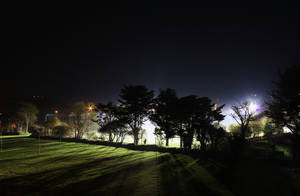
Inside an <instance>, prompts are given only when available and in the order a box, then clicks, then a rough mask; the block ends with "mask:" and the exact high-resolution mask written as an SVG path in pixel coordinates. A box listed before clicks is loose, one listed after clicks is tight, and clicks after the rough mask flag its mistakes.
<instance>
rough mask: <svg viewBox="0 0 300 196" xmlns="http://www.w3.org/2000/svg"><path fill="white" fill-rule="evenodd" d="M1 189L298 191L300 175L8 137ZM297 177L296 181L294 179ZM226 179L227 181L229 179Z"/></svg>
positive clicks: (261, 165) (0, 165)
mask: <svg viewBox="0 0 300 196" xmlns="http://www.w3.org/2000/svg"><path fill="white" fill-rule="evenodd" d="M2 139H3V151H2V152H1V153H0V195H1V196H2V195H266V194H268V193H272V195H282V194H284V195H294V193H296V191H298V190H297V188H295V187H297V186H298V185H297V183H298V182H299V181H298V180H299V177H298V176H297V175H290V174H289V173H287V172H285V171H281V170H280V171H279V170H278V168H276V167H275V166H273V165H270V164H269V163H266V162H257V161H249V160H244V161H243V160H241V162H239V163H237V165H236V166H235V167H234V170H232V169H230V170H229V171H230V172H229V173H228V174H226V173H225V174H223V176H222V177H220V176H219V175H220V173H222V172H223V171H222V169H220V168H222V167H223V166H222V165H220V163H215V161H213V160H202V159H195V158H191V157H190V156H188V155H184V154H170V153H158V152H143V151H134V150H128V149H125V148H115V147H107V146H100V145H91V144H80V143H71V142H61V143H60V142H58V141H53V140H40V153H39V148H38V147H39V140H37V139H34V138H30V137H6V138H2ZM290 182H291V183H290ZM225 184H226V185H225Z"/></svg>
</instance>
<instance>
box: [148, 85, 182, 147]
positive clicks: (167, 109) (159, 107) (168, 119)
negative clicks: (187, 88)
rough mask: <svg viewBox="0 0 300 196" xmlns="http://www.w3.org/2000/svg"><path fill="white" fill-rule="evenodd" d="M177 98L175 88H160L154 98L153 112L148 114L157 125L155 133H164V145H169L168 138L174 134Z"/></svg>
mask: <svg viewBox="0 0 300 196" xmlns="http://www.w3.org/2000/svg"><path fill="white" fill-rule="evenodd" d="M177 100H178V98H177V95H176V92H175V90H173V89H169V88H168V89H166V90H160V92H159V95H158V96H157V98H156V99H155V100H154V106H153V107H154V108H153V109H154V110H153V113H152V114H151V115H150V120H151V121H153V122H154V123H155V124H156V125H157V126H158V127H157V128H156V129H155V134H159V135H164V137H165V139H166V146H169V139H170V138H173V137H174V136H175V135H176V127H177V124H176V119H175V111H176V109H175V107H176V103H177Z"/></svg>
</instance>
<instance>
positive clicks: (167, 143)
mask: <svg viewBox="0 0 300 196" xmlns="http://www.w3.org/2000/svg"><path fill="white" fill-rule="evenodd" d="M166 146H169V138H166Z"/></svg>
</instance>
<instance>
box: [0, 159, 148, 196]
mask: <svg viewBox="0 0 300 196" xmlns="http://www.w3.org/2000/svg"><path fill="white" fill-rule="evenodd" d="M126 156H127V157H128V159H127V160H126V162H124V163H122V162H121V163H118V160H117V159H121V158H125V157H126ZM112 159H116V161H115V162H116V164H113V165H111V166H106V167H100V168H97V166H99V165H101V166H103V165H105V164H104V163H105V162H106V161H109V160H112ZM142 160H143V157H140V158H135V159H132V160H131V158H130V155H124V156H123V157H119V158H117V157H113V158H109V157H107V158H104V159H97V160H93V161H88V162H84V163H81V164H77V165H72V166H68V167H63V168H56V169H51V170H47V171H43V172H39V173H34V174H29V175H26V176H20V177H13V178H9V179H5V180H1V181H0V187H1V195H2V194H4V195H5V194H11V195H21V194H22V195H35V194H41V195H78V194H79V193H81V194H84V195H91V194H93V193H97V194H98V193H103V194H104V195H118V194H117V193H122V195H131V194H132V193H133V192H134V191H135V189H136V186H135V185H136V183H137V179H136V178H134V177H135V176H136V175H137V174H139V173H141V172H142V171H145V170H147V168H144V167H143V161H142ZM149 161H150V160H149ZM95 168H96V170H95ZM89 170H92V171H93V172H92V173H91V174H86V173H85V172H87V171H89ZM97 172H99V173H97ZM89 175H91V176H89ZM85 178H87V179H85Z"/></svg>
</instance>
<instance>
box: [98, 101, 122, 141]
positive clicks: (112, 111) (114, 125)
mask: <svg viewBox="0 0 300 196" xmlns="http://www.w3.org/2000/svg"><path fill="white" fill-rule="evenodd" d="M96 110H97V112H98V118H97V123H98V125H99V126H100V128H99V132H100V133H108V138H109V139H108V140H109V141H110V142H113V141H114V140H116V142H121V143H122V142H123V141H124V138H125V136H126V134H127V133H128V129H127V124H128V118H127V116H126V114H125V112H124V110H123V108H122V107H120V106H117V105H114V104H113V103H112V102H108V103H107V104H102V103H99V104H98V105H97V109H96Z"/></svg>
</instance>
